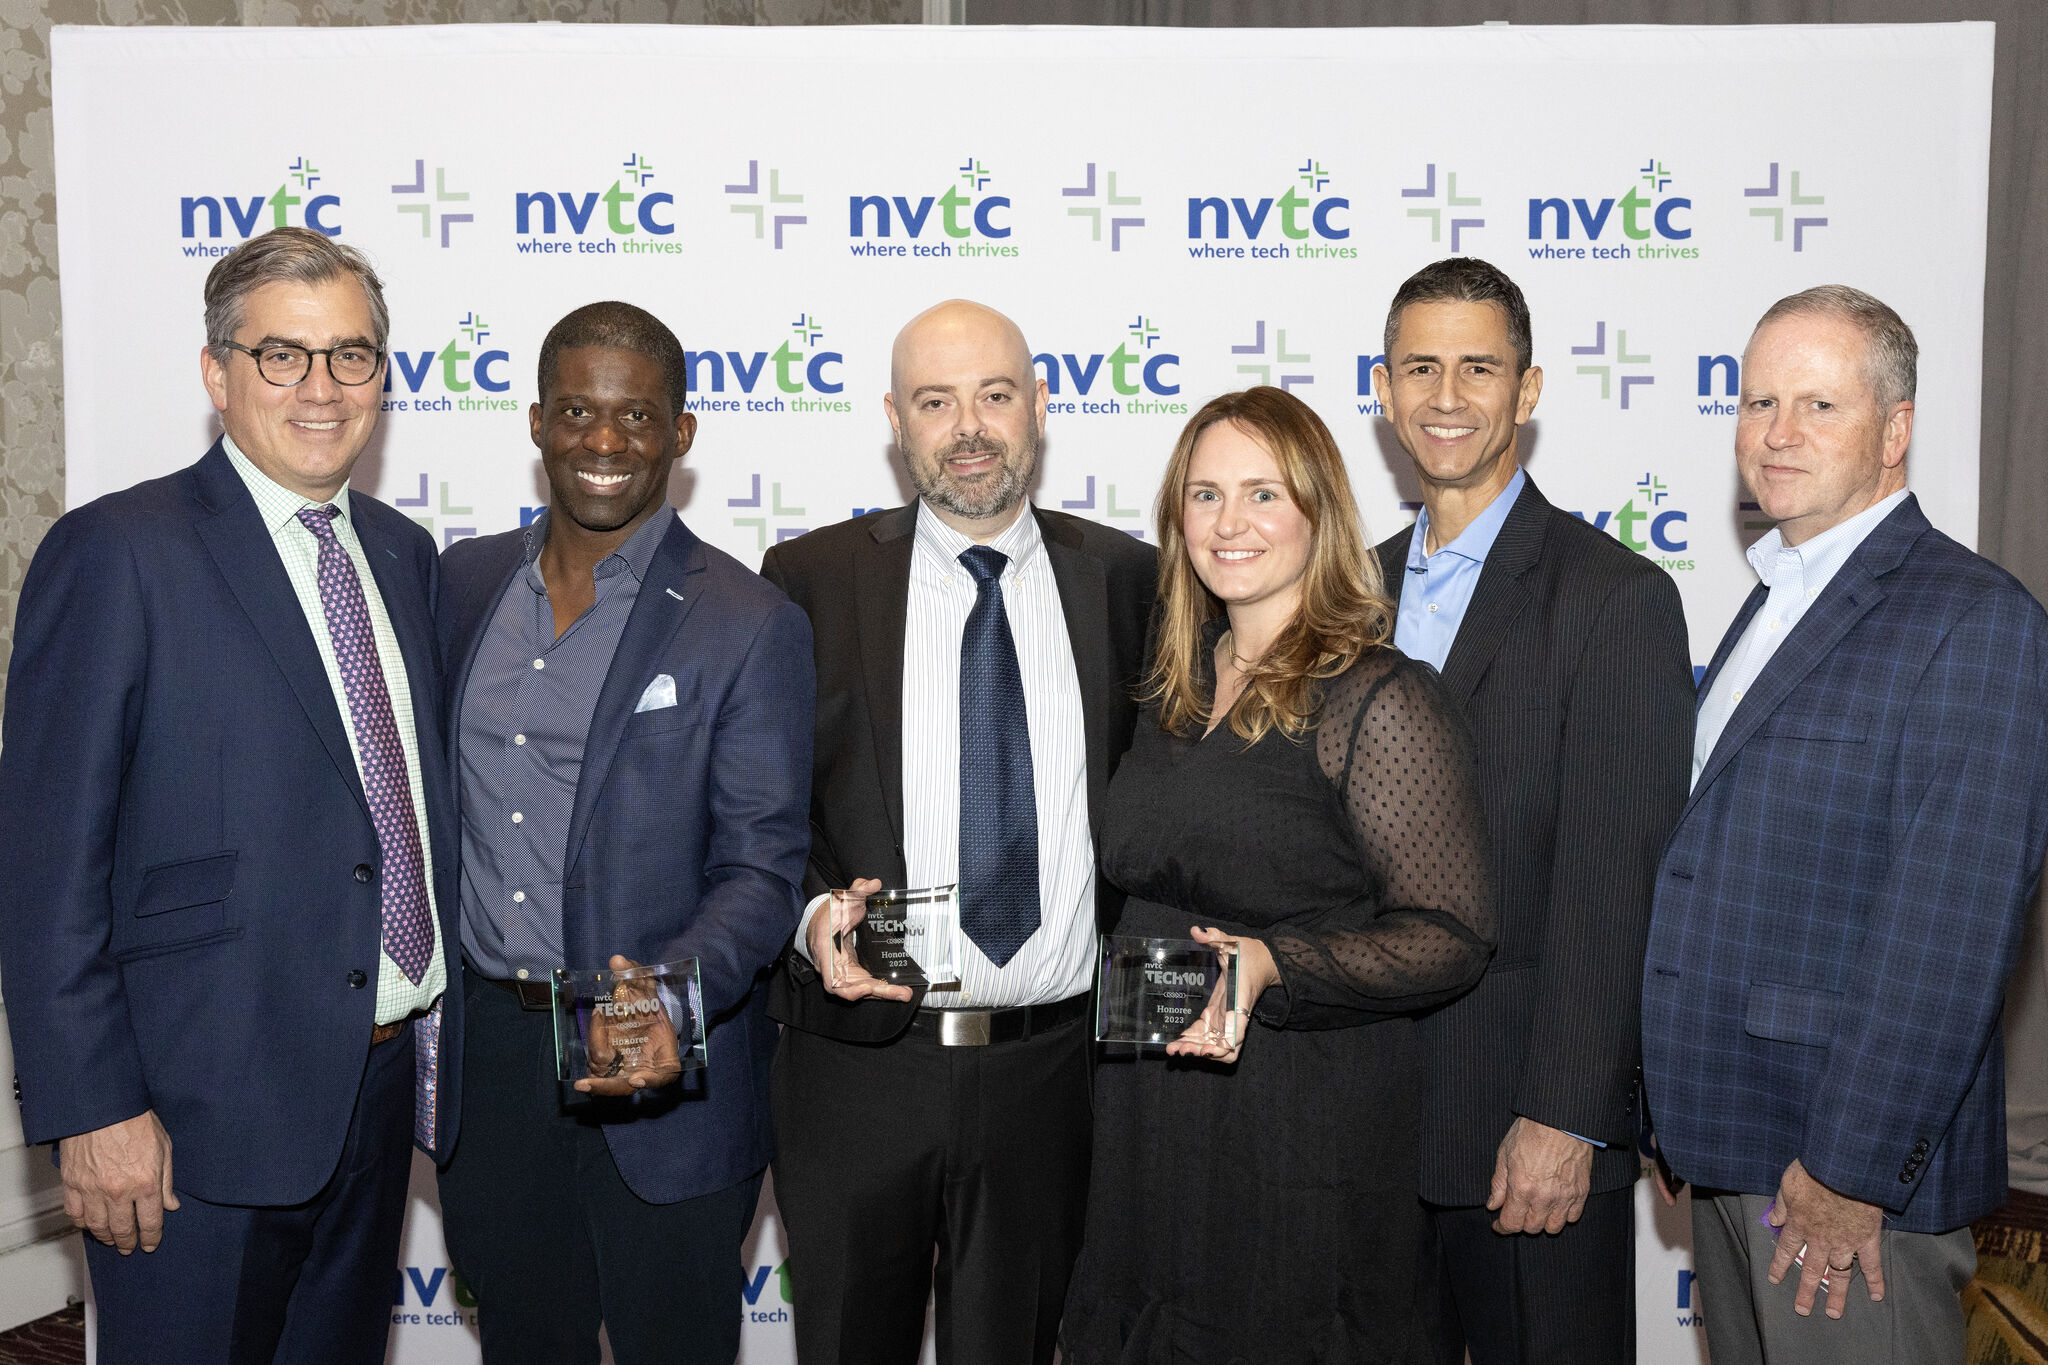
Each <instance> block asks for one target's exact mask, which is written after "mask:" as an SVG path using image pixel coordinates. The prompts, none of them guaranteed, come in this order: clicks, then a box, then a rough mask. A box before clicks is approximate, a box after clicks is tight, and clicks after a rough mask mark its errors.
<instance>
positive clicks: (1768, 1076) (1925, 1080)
mask: <svg viewBox="0 0 2048 1365" xmlns="http://www.w3.org/2000/svg"><path fill="white" fill-rule="evenodd" d="M1767 597H1768V593H1767V592H1766V590H1765V589H1763V588H1761V587H1759V588H1758V589H1757V590H1756V591H1755V592H1754V593H1752V594H1751V595H1750V598H1749V601H1748V602H1747V603H1745V604H1744V606H1743V609H1742V611H1741V613H1740V614H1738V615H1737V616H1736V618H1735V623H1734V624H1733V625H1731V626H1730V627H1729V628H1728V634H1727V636H1726V637H1725V638H1724V639H1723V640H1722V641H1721V647H1720V649H1719V650H1718V651H1717V652H1716V654H1715V656H1714V661H1713V664H1712V665H1711V666H1710V667H1709V668H1708V671H1707V675H1706V682H1705V685H1704V686H1703V687H1702V690H1701V694H1700V695H1701V696H1705V695H1706V691H1705V689H1706V687H1711V686H1712V685H1713V679H1714V677H1715V675H1716V674H1717V673H1719V671H1720V670H1721V668H1722V666H1723V665H1724V664H1725V663H1726V662H1727V658H1728V655H1729V652H1730V650H1731V649H1732V648H1733V646H1734V643H1735V641H1736V640H1737V639H1738V638H1740V636H1741V634H1742V629H1743V627H1744V626H1745V625H1747V624H1748V622H1749V619H1750V618H1751V617H1752V616H1754V615H1755V614H1756V612H1757V610H1758V609H1759V608H1760V607H1761V606H1762V605H1763V603H1764V601H1765V600H1766V598H1767ZM2044 843H2048V617H2044V616H2043V614H2042V611H2041V607H2040V605H2039V604H2038V603H2036V602H2035V601H2034V599H2033V598H2032V597H2030V596H2028V594H2027V592H2026V590H2025V589H2024V588H2022V587H2021V586H2020V585H2019V583H2018V582H2016V581H2015V580H2014V579H2013V578H2012V576H2011V575H2010V574H2007V573H2006V572H2005V571H2004V570H2002V569H2000V568H1998V567H1997V566H1996V565H1994V564H1992V563H1991V562H1990V561H1988V560H1985V559H1982V558H1980V557H1979V556H1977V555H1975V554H1972V553H1971V552H1969V551H1968V550H1965V549H1964V548H1963V547H1962V546H1960V545H1958V544H1956V543H1955V542H1954V541H1952V540H1950V539H1949V538H1948V537H1947V536H1945V535H1943V534H1942V533H1941V532H1939V531H1937V530H1935V529H1934V528H1933V527H1932V526H1930V525H1929V524H1928V522H1927V518H1926V517H1925V516H1924V515H1923V514H1922V513H1921V511H1920V505H1919V503H1918V501H1917V500H1916V499H1914V498H1912V497H1910V496H1909V497H1908V498H1907V499H1906V500H1905V502H1904V503H1903V504H1902V505H1901V506H1899V507H1898V508H1897V509H1895V510H1894V511H1893V512H1892V513H1891V514H1890V515H1889V516H1887V517H1886V518H1885V519H1884V520H1883V521H1882V522H1881V523H1879V525H1878V527H1877V529H1876V530H1875V531H1873V532H1872V533H1871V534H1870V536H1869V538H1868V539H1867V540H1865V541H1864V542H1863V544H1862V545H1861V546H1860V547H1858V549H1857V550H1856V552H1855V553H1854V554H1852V555H1851V556H1850V557H1849V559H1848V561H1847V562H1846V563H1845V564H1843V566H1842V568H1841V570H1840V571H1839V572H1838V573H1837V574H1836V576H1835V578H1834V579H1833V581H1832V582H1830V583H1829V584H1828V586H1827V588H1826V589H1825V590H1824V591H1823V592H1822V593H1821V595H1820V596H1819V597H1818V598H1817V599H1815V601H1814V603H1813V605H1812V606H1811V607H1810V608H1809V609H1808V611H1807V613H1806V615H1805V617H1804V618H1803V619H1802V620H1801V621H1800V623H1799V625H1798V626H1797V627H1796V628H1795V629H1794V630H1793V632H1792V634H1791V635H1790V636H1789V637H1788V638H1787V639H1786V641H1785V642H1784V644H1783V645H1781V646H1780V647H1779V649H1778V652H1777V653H1776V654H1775V655H1773V656H1772V658H1771V661H1770V663H1769V664H1768V665H1767V666H1766V667H1765V669H1764V671H1763V672H1762V674H1761V675H1759V677H1758V678H1757V680H1756V682H1755V683H1754V684H1753V685H1752V686H1751V687H1750V689H1749V693H1748V695H1747V696H1745V697H1744V698H1743V699H1742V702H1741V704H1740V705H1739V706H1737V707H1736V709H1735V711H1734V713H1733V714H1732V715H1731V716H1730V717H1729V720H1728V725H1727V728H1726V729H1725V730H1724V731H1723V732H1722V734H1721V736H1720V739H1719V741H1718V742H1717V743H1716V745H1715V747H1714V752H1713V754H1712V755H1711V756H1710V758H1709V759H1708V761H1707V764H1706V767H1705V768H1704V769H1703V770H1702V771H1701V773H1700V778H1699V781H1698V783H1697V784H1696V785H1695V786H1694V788H1693V792H1692V795H1691V798H1690V799H1689V801H1688V802H1687V804H1686V807H1685V811H1684V813H1683V814H1682V815H1681V816H1680V818H1679V823H1678V828H1677V831H1676V832H1675V833H1674V834H1673V835H1672V838H1671V842H1670V844H1669V845H1668V847H1667V848H1666V851H1665V854H1664V858H1663V862H1662V864H1661V866H1660V867H1659V869H1658V876H1657V890H1656V907H1655V911H1654V913H1653V916H1652V923H1651V933H1650V948H1649V957H1648V963H1647V966H1646V969H1645V971H1644V974H1643V1057H1644V1069H1645V1073H1646V1076H1645V1079H1646V1081H1647V1085H1648V1098H1649V1105H1650V1113H1651V1117H1652V1118H1653V1120H1654V1122H1655V1124H1656V1128H1657V1133H1658V1137H1659V1140H1660V1141H1661V1142H1662V1144H1663V1149H1664V1152H1665V1155H1666V1156H1667V1157H1668V1158H1669V1159H1670V1162H1671V1165H1672V1167H1673V1168H1674V1169H1675V1170H1676V1171H1677V1172H1678V1173H1679V1174H1680V1175H1682V1176H1684V1177H1686V1178H1687V1179H1689V1180H1692V1181H1694V1182H1695V1183H1697V1184H1701V1185H1706V1186H1710V1187H1714V1188H1719V1189H1726V1190H1735V1191H1741V1192H1745V1193H1751V1194H1772V1193H1775V1192H1776V1191H1777V1188H1778V1183H1779V1181H1780V1179H1781V1177H1782V1176H1783V1174H1784V1171H1785V1168H1786V1167H1787V1166H1788V1165H1790V1164H1791V1162H1792V1160H1793V1159H1794V1158H1795V1157H1796V1158H1798V1159H1799V1161H1800V1162H1801V1163H1802V1164H1803V1165H1804V1166H1805V1167H1806V1169H1807V1171H1808V1172H1809V1173H1810V1174H1812V1175H1813V1176H1814V1177H1815V1178H1816V1179H1818V1180H1820V1181H1821V1182H1822V1183H1823V1184H1825V1185H1827V1186H1828V1187H1829V1188H1831V1189H1833V1190H1835V1191H1837V1192H1838V1193H1841V1194H1845V1195H1848V1196H1850V1197H1852V1198H1855V1199H1860V1200H1863V1201H1865V1202H1867V1203H1872V1204H1878V1205H1881V1206H1882V1207H1883V1208H1885V1209H1886V1210H1887V1211H1888V1217H1887V1220H1886V1222H1887V1225H1888V1226H1891V1227H1895V1228H1899V1229H1902V1230H1904V1231H1909V1232H1943V1231H1947V1230H1949V1229H1952V1228H1957V1227H1961V1226H1962V1225H1963V1224H1965V1223H1968V1222H1969V1221H1970V1220H1971V1219H1973V1218H1975V1217H1977V1216H1978V1215H1980V1214H1983V1213H1985V1212H1986V1211H1988V1210H1990V1209H1991V1208H1993V1207H1994V1206H1996V1205H1997V1204H1999V1203H2000V1202H2001V1201H2003V1200H2004V1198H2005V1194H2006V1185H2005V1106H2004V1089H2005V1081H2004V1070H2003V1061H2004V1059H2003V1048H2002V1046H2001V1042H2000V1037H1999V1031H1998V1030H1999V1023H1998V1020H1999V1007H2000V1002H2001V999H2002V997H2003V994H2004V987H2005V979H2006V976H2007V974H2008V972H2009V971H2010V970H2011V968H2012V963H2013V954H2014V952H2015V951H2016V949H2017V944H2018V940H2019V937H2020V930H2021V926H2022V920H2023V917H2024V914H2025V908H2026V905H2027V901H2028V898H2029V897H2030V896H2031V894H2032V892H2033V887H2034V882H2035V880H2036V877H2037V876H2038V874H2039V871H2040V868H2041V861H2042V851H2043V845H2044Z"/></svg>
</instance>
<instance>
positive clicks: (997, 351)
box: [882, 302, 1045, 541]
mask: <svg viewBox="0 0 2048 1365" xmlns="http://www.w3.org/2000/svg"><path fill="white" fill-rule="evenodd" d="M890 368H891V371H892V376H891V385H890V392H889V393H888V394H887V395H885V396H884V398H883V400H882V402H883V406H884V408H885V409H886V410H887V412H888V414H889V425H890V427H891V428H893V429H894V431H895V433H896V445H897V449H899V450H900V451H902V452H903V462H904V464H905V465H906V466H907V467H908V468H909V471H910V481H911V482H912V483H913V484H915V485H916V486H917V493H918V496H919V497H920V498H922V499H923V500H924V501H925V502H926V503H927V504H928V505H930V507H931V508H932V510H933V511H935V512H936V513H938V515H939V516H940V517H941V518H942V519H943V520H945V521H946V523H947V524H948V525H950V526H952V527H953V528H954V529H955V530H958V531H960V532H961V533H962V534H964V535H968V536H971V537H973V538H974V539H976V540H983V541H986V540H989V539H992V538H994V537H995V536H996V535H997V534H998V533H1000V532H1001V531H1002V530H1003V529H1004V528H1005V527H1007V526H1008V525H1009V524H1010V522H1011V521H1013V520H1015V518H1016V515H1017V509H1018V508H1019V507H1020V506H1021V505H1022V503H1023V501H1024V497H1025V495H1026V494H1027V493H1028V492H1029V491H1030V489H1031V480H1032V478H1033V476H1034V475H1035V474H1036V473H1037V470H1038V436H1039V432H1040V431H1041V430H1042V428H1043V425H1044V422H1045V384H1044V381H1042V380H1040V379H1039V378H1038V372H1037V371H1036V370H1035V369H1034V368H1033V367H1032V364H1031V351H1030V348H1029V347H1027V346H1026V345H1025V344H1024V337H1023V335H1022V334H1021V333H1020V332H1018V330H1017V328H1016V325H1015V324H1014V323H1012V322H1011V321H1010V320H1009V319H1008V318H1006V317H1004V316H1003V315H1002V314H1000V313H997V312H995V311H994V310H992V309H988V308H983V307H981V306H980V305H979V304H972V303H964V302H955V303H946V304H941V305H939V306H938V307H937V308H933V309H931V310H930V311H928V312H926V313H923V314H921V315H920V316H918V317H917V318H915V319H913V320H912V321H911V323H910V325H909V326H907V327H905V328H904V329H903V333H902V335H901V336H899V337H897V339H896V349H895V354H894V356H893V357H892V363H891V367H890Z"/></svg>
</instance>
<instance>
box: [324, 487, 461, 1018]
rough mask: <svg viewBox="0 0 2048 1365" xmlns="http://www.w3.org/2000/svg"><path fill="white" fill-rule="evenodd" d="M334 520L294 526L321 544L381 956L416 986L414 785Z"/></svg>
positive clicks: (423, 900)
mask: <svg viewBox="0 0 2048 1365" xmlns="http://www.w3.org/2000/svg"><path fill="white" fill-rule="evenodd" d="M340 515H341V509H340V508H338V507H336V506H335V505H334V504H333V503H328V504H327V505H326V506H324V507H304V508H301V509H299V520H300V521H301V522H302V523H304V524H305V527H306V529H307V530H308V531H311V532H312V533H313V538H314V539H315V540H317V541H319V542H320V605H321V606H322V607H323V608H324V609H325V610H326V613H327V634H328V638H329V639H330V640H331V641H332V642H333V645H334V658H335V662H336V663H337V664H339V665H340V667H341V685H342V689H343V691H345V692H347V693H348V712H349V716H350V717H351V718H352V719H353V720H354V722H355V732H356V756H357V762H358V763H359V764H360V765H361V767H362V776H363V796H364V797H365V798H366V799H367V800H368V802H369V805H370V823H371V824H372V825H374V826H375V827H376V830H377V845H378V847H379V848H380V849H382V850H383V854H384V871H383V885H384V951H385V953H386V954H387V955H388V956H389V957H390V958H391V960H392V961H393V962H395V963H397V964H398V969H399V970H400V971H402V972H404V973H405V977H406V980H408V981H411V982H412V983H413V984H414V985H418V984H419V981H420V978H421V977H423V976H425V975H426V974H427V964H428V962H429V961H430V960H431V959H432V957H433V952H434V924H433V920H432V919H431V918H430V917H429V915H428V913H427V879H426V868H425V861H424V859H423V858H422V857H421V856H420V825H419V818H418V816H417V815H416V814H415V813H414V811H413V804H412V781H411V779H410V778H409V777H407V775H406V771H405V750H404V748H403V747H402V746H401V745H400V744H399V742H398V723H397V722H396V721H395V720H394V719H393V718H392V714H391V693H390V691H389V690H388V689H387V688H386V687H385V686H384V666H383V664H382V663H380V662H379V661H378V658H377V638H376V635H375V634H374V633H373V632H372V631H371V629H370V610H369V608H368V607H367V606H366V605H364V602H363V583H362V580H361V579H360V578H358V577H357V576H356V566H355V564H354V563H353V562H352V561H351V560H350V559H349V557H348V551H346V550H344V549H342V548H341V542H340V541H339V540H337V539H335V536H334V525H333V522H334V518H336V517H338V516H340Z"/></svg>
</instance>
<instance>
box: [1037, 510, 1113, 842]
mask: <svg viewBox="0 0 2048 1365" xmlns="http://www.w3.org/2000/svg"><path fill="white" fill-rule="evenodd" d="M1032 511H1033V515H1038V513H1037V509H1036V508H1034V509H1032ZM1038 531H1039V535H1040V537H1041V539H1042V540H1043V541H1044V544H1045V551H1046V557H1047V559H1048V560H1050V561H1051V563H1052V576H1053V581H1054V583H1056V584H1057V585H1058V587H1059V592H1060V611H1061V614H1062V615H1064V616H1065V617H1066V620H1067V640H1068V642H1069V644H1070V645H1071V646H1072V648H1073V651H1074V670H1075V674H1076V677H1077V680H1078V681H1079V683H1080V690H1081V715H1082V723H1083V727H1084V732H1085V734H1086V737H1087V757H1088V823H1089V826H1090V827H1091V828H1093V829H1094V830H1095V831H1096V833H1097V834H1098V835H1099V834H1100V833H1101V811H1102V802H1103V797H1104V795H1105V794H1106V792H1107V790H1108V777H1107V774H1108V771H1109V713H1110V708H1111V706H1112V705H1113V704H1114V700H1115V699H1114V697H1113V696H1112V695H1111V691H1110V687H1111V684H1110V678H1109V574H1108V573H1107V571H1106V570H1105V569H1104V568H1103V565H1102V561H1101V560H1099V559H1097V558H1096V557H1095V556H1093V555H1091V554H1089V553H1088V552H1087V551H1085V550H1083V549H1082V548H1081V533H1080V531H1079V529H1078V528H1076V527H1073V526H1069V525H1065V524H1062V523H1058V522H1054V521H1052V520H1051V519H1049V518H1047V517H1044V516H1038Z"/></svg>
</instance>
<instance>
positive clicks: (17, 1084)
mask: <svg viewBox="0 0 2048 1365" xmlns="http://www.w3.org/2000/svg"><path fill="white" fill-rule="evenodd" d="M14 1102H15V1103H16V1104H20V1103H21V1077H19V1076H16V1077H15V1078H14Z"/></svg>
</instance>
